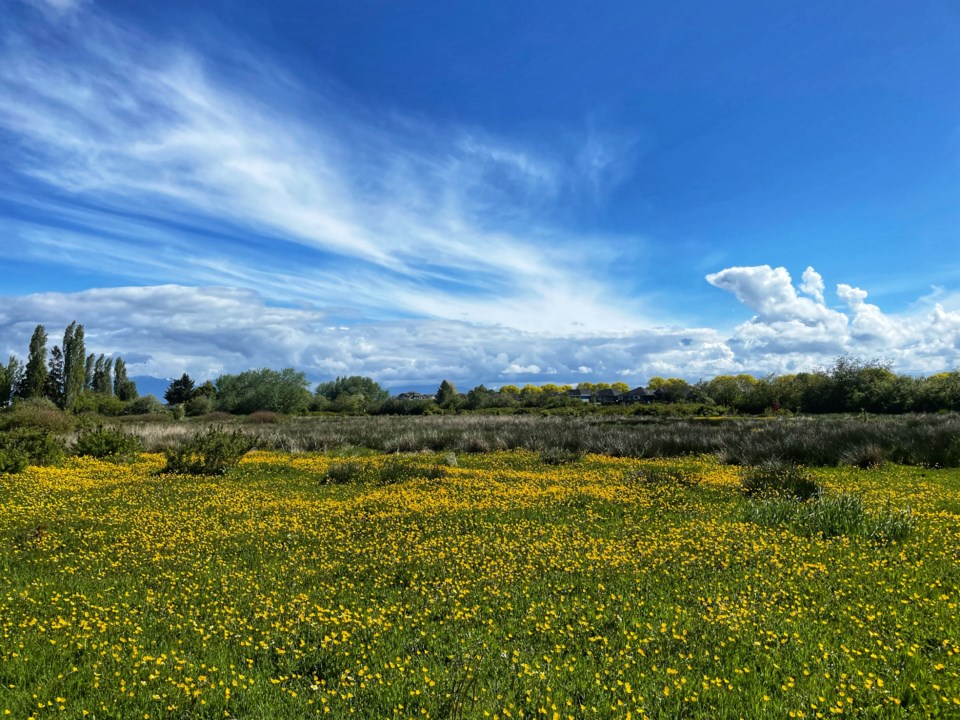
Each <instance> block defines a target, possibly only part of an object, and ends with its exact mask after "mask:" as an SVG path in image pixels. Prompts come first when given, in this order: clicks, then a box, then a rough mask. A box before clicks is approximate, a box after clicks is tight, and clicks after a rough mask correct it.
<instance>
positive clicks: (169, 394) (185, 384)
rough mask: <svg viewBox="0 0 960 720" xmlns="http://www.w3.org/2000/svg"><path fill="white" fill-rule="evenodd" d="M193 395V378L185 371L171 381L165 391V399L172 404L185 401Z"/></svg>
mask: <svg viewBox="0 0 960 720" xmlns="http://www.w3.org/2000/svg"><path fill="white" fill-rule="evenodd" d="M192 397H193V378H191V377H190V376H189V375H187V374H186V373H184V374H183V375H181V376H180V377H179V378H178V379H176V380H174V381H173V382H172V383H170V386H169V387H168V388H167V389H166V391H165V392H164V393H163V399H164V400H166V401H167V402H168V403H170V404H171V405H179V404H180V403H185V402H187V400H189V399H190V398H192Z"/></svg>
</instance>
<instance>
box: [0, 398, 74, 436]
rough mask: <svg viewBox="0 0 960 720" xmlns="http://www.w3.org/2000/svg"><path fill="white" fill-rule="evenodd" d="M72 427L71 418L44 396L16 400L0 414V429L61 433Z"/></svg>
mask: <svg viewBox="0 0 960 720" xmlns="http://www.w3.org/2000/svg"><path fill="white" fill-rule="evenodd" d="M72 427H73V418H71V417H70V415H68V414H67V413H65V412H64V411H63V410H61V409H60V408H58V407H57V406H56V405H54V404H53V403H52V402H50V401H49V400H47V399H46V398H31V399H29V400H18V401H17V402H16V403H14V405H13V407H11V408H10V409H9V410H7V411H6V412H5V413H2V414H0V430H15V429H20V428H32V429H34V430H46V431H48V432H53V433H63V432H68V431H69V430H70V429H71V428H72Z"/></svg>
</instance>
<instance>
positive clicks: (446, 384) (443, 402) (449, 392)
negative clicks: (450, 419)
mask: <svg viewBox="0 0 960 720" xmlns="http://www.w3.org/2000/svg"><path fill="white" fill-rule="evenodd" d="M459 395H460V393H459V392H457V386H456V385H454V384H453V383H452V382H450V381H449V380H444V381H443V382H441V383H440V387H439V388H437V398H436V402H437V405H439V406H440V407H442V408H449V407H450V406H451V405H452V404H453V403H454V402H455V401H456V399H457V397H458V396H459Z"/></svg>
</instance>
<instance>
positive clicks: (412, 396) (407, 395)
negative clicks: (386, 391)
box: [397, 391, 436, 401]
mask: <svg viewBox="0 0 960 720" xmlns="http://www.w3.org/2000/svg"><path fill="white" fill-rule="evenodd" d="M435 399H436V397H435V396H434V395H424V394H423V393H420V392H413V391H411V392H402V393H400V394H399V395H397V400H421V401H422V400H435Z"/></svg>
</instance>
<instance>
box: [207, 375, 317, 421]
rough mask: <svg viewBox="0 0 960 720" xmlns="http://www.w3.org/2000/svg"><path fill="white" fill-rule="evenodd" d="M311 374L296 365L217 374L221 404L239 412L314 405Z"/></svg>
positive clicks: (290, 411)
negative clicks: (235, 373)
mask: <svg viewBox="0 0 960 720" xmlns="http://www.w3.org/2000/svg"><path fill="white" fill-rule="evenodd" d="M309 386H310V382H309V381H308V380H307V376H306V375H304V374H303V373H302V372H298V371H296V370H294V369H293V368H286V369H284V370H281V371H279V372H277V371H276V370H270V369H269V368H260V369H259V370H247V371H246V372H242V373H240V374H238V375H221V376H220V377H219V378H217V382H216V387H217V407H218V408H219V409H220V410H225V411H226V412H230V413H236V414H241V415H243V414H249V413H252V412H256V411H258V410H270V411H273V412H279V413H287V414H294V413H300V412H303V411H304V410H306V409H307V407H308V406H309V405H310V400H311V395H310V390H309V389H308V388H309Z"/></svg>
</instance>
